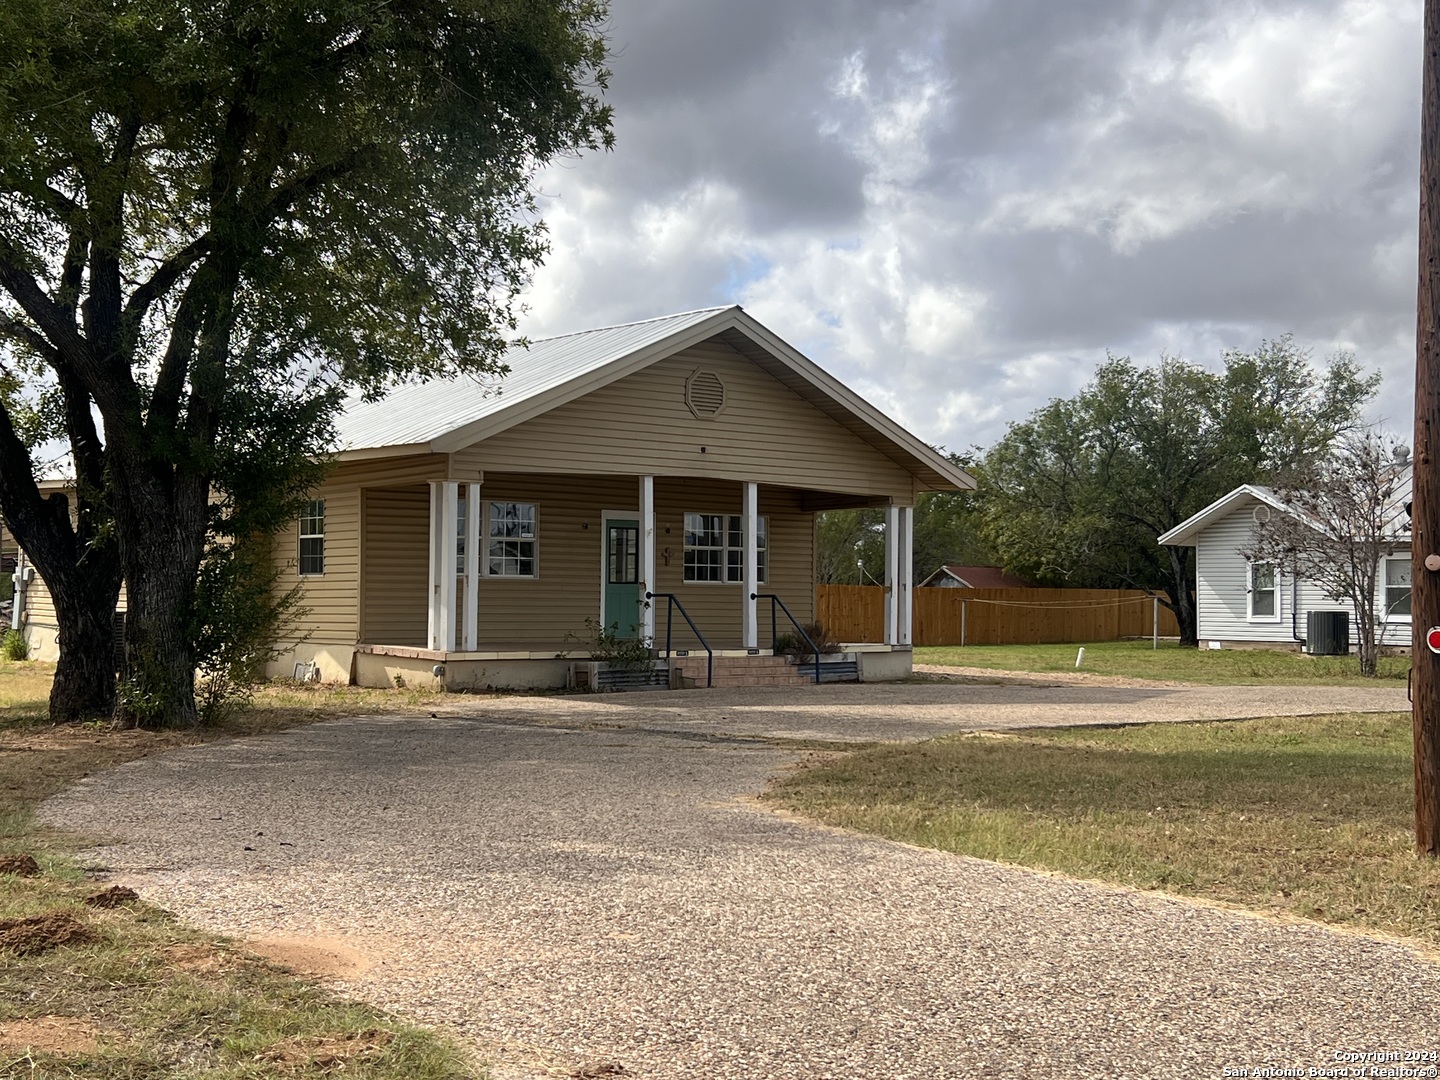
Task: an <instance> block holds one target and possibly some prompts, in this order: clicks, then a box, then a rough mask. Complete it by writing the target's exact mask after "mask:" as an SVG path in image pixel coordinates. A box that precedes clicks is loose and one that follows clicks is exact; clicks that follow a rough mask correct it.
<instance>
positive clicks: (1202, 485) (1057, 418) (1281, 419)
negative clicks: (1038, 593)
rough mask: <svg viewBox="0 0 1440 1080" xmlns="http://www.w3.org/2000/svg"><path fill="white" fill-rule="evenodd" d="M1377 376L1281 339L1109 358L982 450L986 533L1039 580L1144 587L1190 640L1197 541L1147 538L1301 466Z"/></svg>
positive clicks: (1352, 421)
mask: <svg viewBox="0 0 1440 1080" xmlns="http://www.w3.org/2000/svg"><path fill="white" fill-rule="evenodd" d="M1378 381H1379V377H1378V376H1366V375H1364V374H1362V373H1361V372H1360V370H1359V369H1358V368H1357V366H1356V364H1355V362H1354V360H1353V359H1352V358H1351V357H1348V356H1337V357H1336V358H1334V359H1333V360H1332V361H1331V362H1330V364H1329V365H1328V367H1327V368H1326V369H1325V370H1324V371H1323V372H1320V371H1317V370H1316V369H1315V368H1314V367H1313V366H1312V365H1311V364H1310V362H1309V357H1308V355H1307V353H1306V352H1305V351H1304V350H1302V349H1300V348H1298V347H1297V346H1296V345H1295V344H1294V342H1293V341H1292V340H1291V339H1290V338H1289V337H1285V338H1281V339H1280V340H1278V341H1273V342H1264V343H1262V344H1261V346H1260V348H1259V349H1257V350H1256V351H1255V352H1253V353H1245V352H1239V351H1233V352H1228V353H1226V354H1225V358H1224V369H1223V370H1222V371H1221V372H1219V373H1215V372H1210V371H1207V370H1205V369H1204V368H1202V367H1200V366H1198V365H1195V364H1190V363H1187V362H1185V361H1183V360H1178V359H1175V358H1173V357H1168V356H1167V357H1162V358H1161V360H1160V362H1159V363H1158V364H1156V365H1154V366H1150V367H1140V366H1137V365H1136V364H1134V363H1133V362H1132V361H1131V360H1130V359H1129V358H1128V357H1120V358H1115V357H1112V358H1111V359H1109V360H1108V361H1107V362H1106V363H1105V364H1103V365H1102V366H1101V367H1100V369H1099V370H1098V371H1097V372H1096V375H1095V378H1094V379H1093V380H1092V381H1091V383H1090V384H1089V385H1088V386H1086V387H1085V388H1084V389H1083V390H1082V391H1081V392H1080V393H1079V394H1078V395H1076V396H1075V397H1074V398H1070V399H1067V400H1055V401H1052V402H1050V403H1049V404H1048V405H1046V406H1044V407H1043V408H1041V409H1039V410H1037V411H1036V412H1035V413H1034V414H1033V415H1032V416H1031V417H1030V418H1029V419H1028V420H1025V421H1024V422H1022V423H1018V424H1014V425H1012V426H1011V428H1010V430H1009V431H1008V432H1007V433H1006V435H1005V436H1004V438H1002V439H1001V440H1000V441H999V442H998V443H996V444H995V445H994V446H993V447H991V449H990V450H989V452H988V453H986V455H985V459H984V467H983V470H982V472H983V487H982V491H981V493H980V498H981V501H982V502H983V505H984V522H985V532H986V535H987V538H988V539H989V541H990V542H991V543H992V544H993V545H994V548H995V550H996V552H997V553H998V554H999V556H1000V557H1001V560H1002V562H1003V564H1004V566H1005V568H1006V569H1008V570H1010V571H1012V572H1014V573H1017V574H1020V575H1021V576H1024V577H1027V578H1031V579H1034V580H1036V581H1039V582H1042V583H1046V584H1054V585H1070V586H1081V587H1098V588H1112V587H1113V588H1143V589H1150V590H1154V591H1155V592H1156V593H1157V594H1160V595H1161V597H1162V600H1163V602H1164V603H1165V605H1166V606H1167V607H1169V608H1170V609H1171V610H1172V611H1174V612H1175V615H1176V618H1177V620H1178V621H1179V624H1180V634H1181V640H1182V642H1184V643H1186V644H1194V643H1195V641H1196V624H1195V580H1194V550H1193V549H1192V548H1162V547H1161V546H1160V545H1159V544H1158V543H1156V537H1157V536H1159V535H1160V534H1162V533H1164V532H1166V531H1167V530H1169V529H1171V528H1173V527H1174V526H1176V525H1178V524H1180V523H1181V522H1182V521H1184V520H1185V519H1186V518H1188V517H1190V516H1191V515H1193V514H1195V513H1196V512H1197V511H1199V510H1201V509H1203V508H1204V507H1205V506H1207V505H1209V504H1210V503H1211V502H1213V501H1214V500H1215V499H1217V498H1219V497H1220V496H1221V495H1224V494H1225V493H1226V492H1228V491H1230V490H1232V489H1234V488H1235V487H1237V486H1239V485H1240V484H1243V483H1266V482H1268V481H1270V480H1271V479H1273V478H1274V477H1276V476H1278V475H1282V474H1285V475H1294V474H1296V473H1297V472H1303V470H1304V469H1305V468H1306V467H1307V466H1308V465H1309V464H1310V463H1312V462H1315V461H1317V460H1319V459H1320V458H1321V457H1322V456H1323V455H1324V454H1325V453H1326V451H1327V450H1328V449H1329V447H1330V446H1331V445H1332V444H1333V443H1334V441H1335V439H1336V438H1337V437H1339V436H1340V435H1342V434H1345V433H1347V432H1352V431H1355V430H1357V429H1358V428H1359V427H1360V409H1361V407H1362V406H1363V404H1364V403H1365V402H1366V401H1367V400H1369V398H1370V397H1371V396H1372V395H1373V393H1374V391H1375V388H1376V386H1377V385H1378Z"/></svg>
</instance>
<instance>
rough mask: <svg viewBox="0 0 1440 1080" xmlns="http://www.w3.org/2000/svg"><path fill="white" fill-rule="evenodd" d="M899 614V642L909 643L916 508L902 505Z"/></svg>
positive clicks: (913, 616)
mask: <svg viewBox="0 0 1440 1080" xmlns="http://www.w3.org/2000/svg"><path fill="white" fill-rule="evenodd" d="M896 581H897V583H898V584H899V591H900V598H899V601H898V607H899V614H898V617H897V619H896V630H897V633H896V638H897V640H898V644H900V645H909V644H910V643H911V640H912V629H913V626H914V619H915V508H914V507H913V506H902V507H900V566H899V574H898V575H897V576H896Z"/></svg>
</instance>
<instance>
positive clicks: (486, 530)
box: [475, 495, 540, 581]
mask: <svg viewBox="0 0 1440 1080" xmlns="http://www.w3.org/2000/svg"><path fill="white" fill-rule="evenodd" d="M481 501H483V502H484V504H485V520H484V521H482V522H481V523H480V550H479V551H477V552H476V553H475V555H476V557H477V558H479V559H480V563H479V566H480V571H481V575H482V576H483V577H487V578H495V579H496V580H497V581H539V580H540V504H539V503H538V502H534V501H532V500H530V499H507V498H499V497H496V496H493V495H492V496H489V497H485V496H482V499H481ZM493 503H520V504H521V505H522V506H533V507H534V508H535V536H534V538H533V539H532V540H531V541H530V543H533V544H534V545H535V573H533V574H492V573H491V572H490V541H491V540H492V539H493V540H503V539H504V537H492V536H491V535H490V507H491V504H493Z"/></svg>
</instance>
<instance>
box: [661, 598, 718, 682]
mask: <svg viewBox="0 0 1440 1080" xmlns="http://www.w3.org/2000/svg"><path fill="white" fill-rule="evenodd" d="M645 599H646V600H664V601H665V659H666V660H669V659H670V642H671V640H672V638H671V630H672V628H673V627H674V624H675V609H676V608H679V609H680V617H681V618H683V619H684V620H685V621H686V622H687V623H689V624H690V632H691V633H692V634H694V635H695V639H696V640H697V641H699V642H700V647H701V648H703V649H704V650H705V657H706V660H705V688H706V689H707V690H708V689H709V688H710V687H712V686H714V685H715V650H714V649H712V648H710V643H709V642H708V641H706V640H705V635H704V634H702V633H700V628H699V627H698V626H696V625H695V620H694V619H692V618H690V613H689V612H688V611H686V610H685V605H684V604H682V603H681V602H680V598H679V597H678V596H676V595H675V594H674V593H668V592H660V593H655V592H647V593H646V594H645Z"/></svg>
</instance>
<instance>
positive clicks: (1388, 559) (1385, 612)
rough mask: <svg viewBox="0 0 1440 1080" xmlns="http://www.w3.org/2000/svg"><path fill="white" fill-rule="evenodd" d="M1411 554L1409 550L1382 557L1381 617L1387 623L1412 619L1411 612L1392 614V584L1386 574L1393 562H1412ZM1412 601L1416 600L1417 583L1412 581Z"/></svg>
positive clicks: (1404, 621)
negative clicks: (1402, 553)
mask: <svg viewBox="0 0 1440 1080" xmlns="http://www.w3.org/2000/svg"><path fill="white" fill-rule="evenodd" d="M1410 560H1411V555H1410V553H1409V552H1408V551H1407V552H1406V553H1405V554H1404V555H1382V556H1381V557H1380V618H1381V620H1382V621H1383V622H1385V623H1386V624H1387V625H1392V624H1394V623H1408V622H1410V620H1411V615H1412V613H1411V612H1404V613H1402V614H1399V615H1391V614H1390V610H1389V608H1390V586H1389V584H1388V581H1389V579H1388V577H1387V576H1386V573H1385V570H1386V567H1387V566H1388V565H1389V564H1390V563H1392V562H1407V563H1408V562H1410ZM1410 602H1411V604H1412V605H1413V604H1414V602H1415V583H1414V582H1413V581H1412V582H1411V583H1410Z"/></svg>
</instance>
